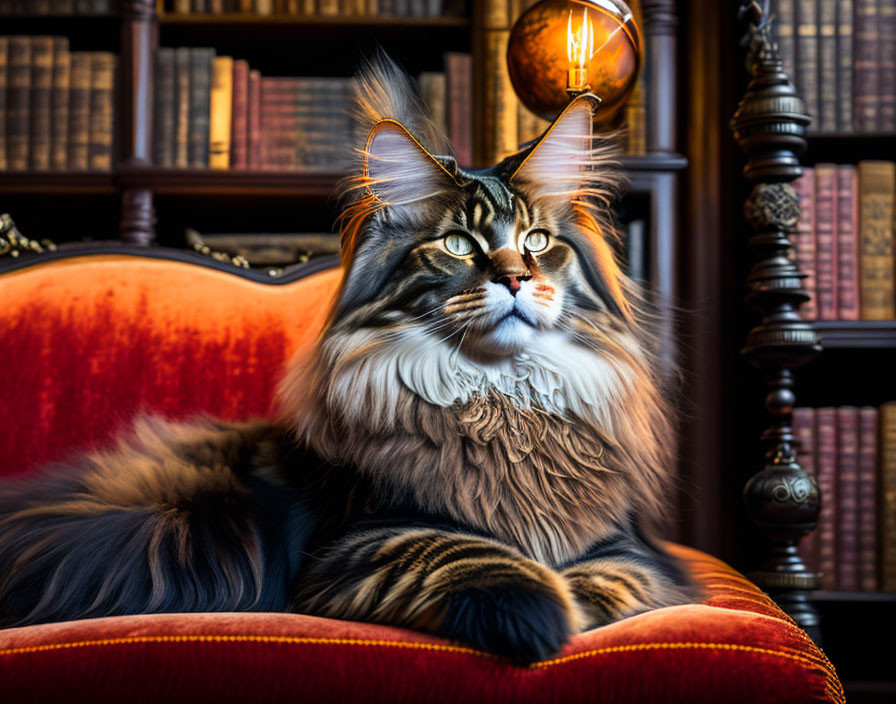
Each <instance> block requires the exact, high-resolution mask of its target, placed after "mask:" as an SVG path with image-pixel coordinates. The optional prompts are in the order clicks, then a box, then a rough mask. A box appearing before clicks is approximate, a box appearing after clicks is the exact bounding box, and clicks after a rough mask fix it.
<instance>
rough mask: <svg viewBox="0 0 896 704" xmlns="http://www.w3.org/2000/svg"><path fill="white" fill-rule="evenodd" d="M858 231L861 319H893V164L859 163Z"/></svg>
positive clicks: (895, 175) (895, 172)
mask: <svg viewBox="0 0 896 704" xmlns="http://www.w3.org/2000/svg"><path fill="white" fill-rule="evenodd" d="M858 170H859V208H860V215H859V234H860V238H861V240H860V241H861V261H860V267H861V272H862V276H861V282H860V291H861V309H862V319H863V320H893V319H894V318H896V301H894V296H896V287H894V281H893V273H894V272H893V266H894V251H893V205H894V203H893V201H894V191H896V164H894V163H893V162H891V161H863V162H859V167H858Z"/></svg>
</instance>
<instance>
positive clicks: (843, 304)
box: [837, 165, 859, 320]
mask: <svg viewBox="0 0 896 704" xmlns="http://www.w3.org/2000/svg"><path fill="white" fill-rule="evenodd" d="M857 191H858V177H857V172H856V168H855V167H854V166H843V165H841V166H837V310H838V313H837V319H838V320H858V319H859V256H858V248H859V242H858V236H857V235H856V231H857V229H858V227H857V226H858V212H857V210H856V207H857V203H856V201H857V200H858V198H857Z"/></svg>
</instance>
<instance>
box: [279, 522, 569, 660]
mask: <svg viewBox="0 0 896 704" xmlns="http://www.w3.org/2000/svg"><path fill="white" fill-rule="evenodd" d="M307 570H308V571H307V572H306V573H305V574H304V575H303V576H302V578H301V579H300V584H299V590H298V592H297V595H296V599H295V602H294V606H295V608H296V610H298V611H301V612H303V613H311V614H315V615H320V616H328V617H333V618H341V619H350V620H357V621H372V622H377V623H386V624H391V625H395V626H404V627H407V628H414V629H418V630H423V631H427V632H429V633H433V634H435V635H439V636H443V637H446V638H450V639H452V640H459V641H463V642H466V643H468V644H470V645H472V646H474V647H476V648H479V649H481V650H486V651H489V652H493V653H497V654H500V655H505V656H508V657H512V658H515V659H519V660H524V661H533V660H539V659H543V658H545V657H548V656H549V655H552V654H554V653H556V652H557V651H558V650H559V649H560V647H561V646H562V645H563V643H564V642H566V640H567V639H568V638H569V636H570V635H571V634H572V633H574V632H576V631H577V630H578V629H579V627H580V625H581V623H580V618H579V616H578V612H577V608H576V605H575V601H574V599H573V598H572V595H571V594H570V592H569V589H568V587H567V585H566V583H565V582H564V581H563V579H562V578H561V577H560V576H559V575H558V574H557V573H555V572H553V571H552V570H550V569H548V568H546V567H544V566H542V565H539V564H538V563H536V562H533V561H532V560H529V559H527V558H525V557H523V556H522V555H521V554H520V553H518V552H517V551H515V550H513V549H512V548H510V547H507V546H505V545H502V544H501V543H498V542H496V541H493V540H489V539H487V538H482V537H479V536H476V535H468V534H464V533H454V532H449V531H445V530H441V529H436V528H400V527H386V528H384V527H376V528H370V529H366V530H356V531H353V532H352V533H350V534H348V535H346V536H345V537H344V538H342V539H340V540H339V541H337V542H336V543H335V544H333V545H332V546H330V547H329V548H328V549H327V550H325V551H324V553H323V554H322V555H321V556H319V557H316V558H312V559H311V560H310V561H309V563H308V566H307Z"/></svg>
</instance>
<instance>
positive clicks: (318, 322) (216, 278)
mask: <svg viewBox="0 0 896 704" xmlns="http://www.w3.org/2000/svg"><path fill="white" fill-rule="evenodd" d="M120 249H121V250H123V249H124V248H120ZM113 250H114V248H113ZM327 264H329V265H330V268H326V267H322V266H321V265H319V264H318V265H311V266H309V265H306V267H305V268H304V270H299V271H297V272H292V273H291V274H290V276H289V277H288V278H289V279H290V280H289V282H287V283H282V282H277V280H276V279H271V282H270V283H265V282H264V280H263V277H262V276H258V275H254V280H253V279H252V278H248V277H247V276H244V275H240V273H239V271H238V270H236V269H235V268H234V269H233V271H229V270H227V267H226V266H224V265H221V264H220V263H218V262H214V261H213V260H206V259H205V258H202V257H200V256H199V255H195V256H190V255H186V256H185V255H184V254H183V253H177V254H173V253H166V252H165V251H164V250H147V252H146V253H145V254H142V255H140V256H136V255H134V254H130V253H127V254H126V253H121V251H119V252H118V253H113V254H87V255H82V256H59V254H58V253H57V254H56V255H53V256H51V257H50V258H49V261H48V260H45V259H44V260H42V259H40V258H39V257H35V258H34V259H31V260H29V261H28V262H22V263H17V264H13V265H12V266H10V265H9V264H6V265H4V267H3V269H4V270H2V271H0V354H2V363H0V396H2V402H0V475H18V474H22V473H25V472H27V471H29V470H32V469H34V468H35V467H38V466H40V465H42V464H44V463H46V462H48V461H53V460H58V459H62V458H64V457H65V456H67V455H68V454H71V453H72V452H73V451H76V450H82V449H88V448H91V447H97V446H101V445H102V444H103V443H105V442H107V441H108V440H109V439H110V437H111V436H113V435H114V434H116V433H117V432H118V431H119V430H121V429H122V427H123V426H124V425H126V424H127V423H129V421H130V420H131V419H132V418H133V416H134V415H135V414H137V413H139V412H156V413H160V414H162V415H164V416H166V417H170V418H183V417H188V416H191V415H194V414H198V413H208V414H211V415H214V416H217V417H221V418H225V419H232V420H239V419H246V418H250V417H259V416H266V415H269V414H270V412H271V410H272V405H271V402H272V397H273V392H274V389H275V387H276V384H277V381H278V379H279V377H280V374H281V370H282V368H283V365H284V363H285V362H286V361H288V360H289V359H290V357H291V356H292V355H293V353H294V352H295V351H296V350H297V349H298V348H299V347H300V346H302V345H303V344H309V343H313V342H314V340H316V338H317V336H318V333H319V332H320V329H321V327H322V325H323V322H324V320H325V317H326V314H327V311H328V308H329V305H330V302H331V301H332V298H333V296H334V294H335V292H336V289H337V287H338V284H339V281H340V277H341V271H340V270H339V269H338V268H332V264H333V262H327ZM249 276H252V275H249ZM281 281H282V280H281Z"/></svg>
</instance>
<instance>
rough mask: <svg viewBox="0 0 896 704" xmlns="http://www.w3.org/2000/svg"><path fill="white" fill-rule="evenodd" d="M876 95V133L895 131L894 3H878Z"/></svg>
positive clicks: (895, 54)
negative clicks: (877, 97)
mask: <svg viewBox="0 0 896 704" xmlns="http://www.w3.org/2000/svg"><path fill="white" fill-rule="evenodd" d="M877 26H878V36H879V42H878V56H877V60H878V66H879V67H880V70H879V73H878V79H877V80H878V82H879V85H878V94H879V96H880V104H879V105H878V113H877V131H878V132H894V131H896V3H894V2H893V1H892V0H890V1H889V2H887V1H886V0H881V2H879V3H878V25H877Z"/></svg>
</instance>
